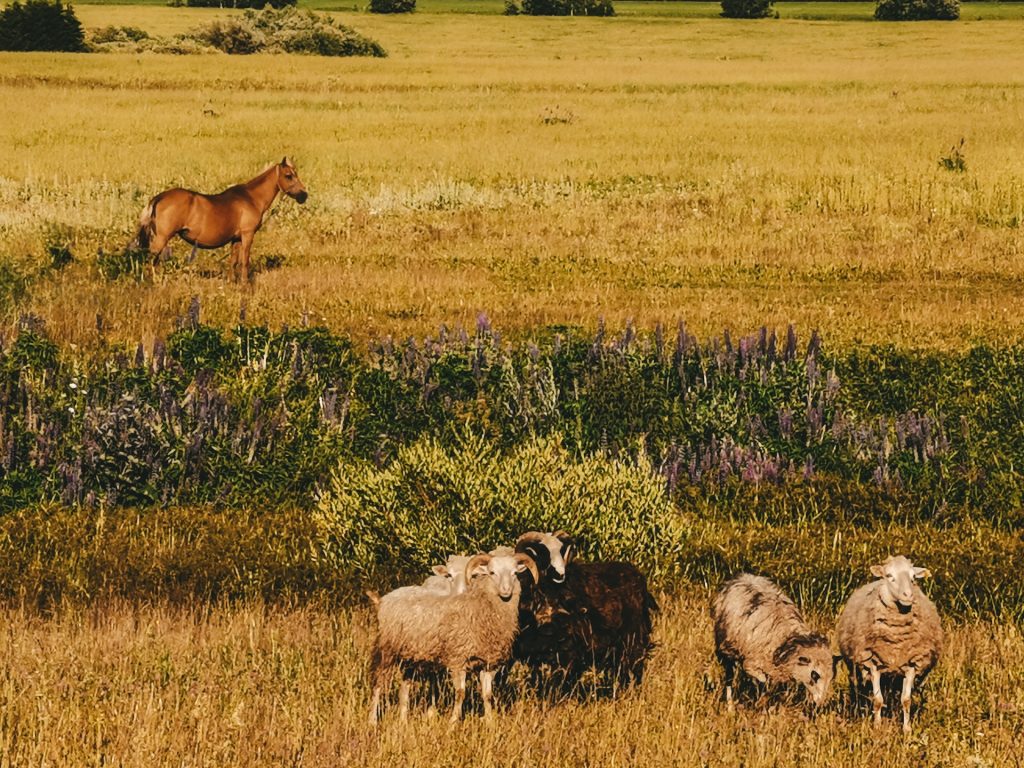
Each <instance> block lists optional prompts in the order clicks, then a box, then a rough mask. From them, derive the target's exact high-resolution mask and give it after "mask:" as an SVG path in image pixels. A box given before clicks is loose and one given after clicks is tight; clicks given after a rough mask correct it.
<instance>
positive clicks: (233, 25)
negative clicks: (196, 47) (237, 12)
mask: <svg viewBox="0 0 1024 768" xmlns="http://www.w3.org/2000/svg"><path fill="white" fill-rule="evenodd" d="M191 36H192V38H194V39H195V40H197V41H198V42H201V43H203V44H205V45H209V46H210V47H212V48H216V49H217V50H218V51H223V52H224V53H230V54H250V53H258V52H259V51H262V50H263V49H264V48H265V47H266V39H265V37H264V36H263V34H262V33H260V32H259V31H258V30H256V29H255V28H254V27H253V25H252V24H249V23H247V20H246V19H240V18H237V17H234V16H232V17H230V18H227V19H222V20H218V21H214V22H211V23H210V24H208V25H206V26H205V27H201V28H199V29H196V30H194V31H193V32H192V34H191Z"/></svg>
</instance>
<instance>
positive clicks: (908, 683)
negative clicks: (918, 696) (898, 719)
mask: <svg viewBox="0 0 1024 768" xmlns="http://www.w3.org/2000/svg"><path fill="white" fill-rule="evenodd" d="M916 674H917V670H915V669H914V668H913V667H911V668H910V669H908V670H907V674H906V676H905V677H904V678H903V695H902V696H900V704H902V705H903V732H904V733H910V694H911V693H912V692H913V690H914V676H915V675H916Z"/></svg>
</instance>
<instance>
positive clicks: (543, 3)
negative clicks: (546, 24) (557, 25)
mask: <svg viewBox="0 0 1024 768" xmlns="http://www.w3.org/2000/svg"><path fill="white" fill-rule="evenodd" d="M520 13H522V14H526V15H528V16H614V15H615V6H614V5H613V4H612V0H522V2H521V3H520V4H517V3H516V2H515V0H507V1H506V3H505V15H507V16H515V15H518V14H520Z"/></svg>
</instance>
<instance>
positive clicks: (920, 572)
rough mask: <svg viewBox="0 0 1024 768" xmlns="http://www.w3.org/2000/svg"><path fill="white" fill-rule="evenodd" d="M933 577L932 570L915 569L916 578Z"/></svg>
mask: <svg viewBox="0 0 1024 768" xmlns="http://www.w3.org/2000/svg"><path fill="white" fill-rule="evenodd" d="M931 577H932V572H931V571H929V570H928V569H927V568H915V569H914V578H915V579H930V578H931Z"/></svg>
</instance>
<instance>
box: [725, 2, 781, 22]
mask: <svg viewBox="0 0 1024 768" xmlns="http://www.w3.org/2000/svg"><path fill="white" fill-rule="evenodd" d="M774 4H775V0H722V15H723V16H725V17H726V18H729V19H764V18H767V17H768V16H771V15H772V13H773V9H772V6H773V5H774Z"/></svg>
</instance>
